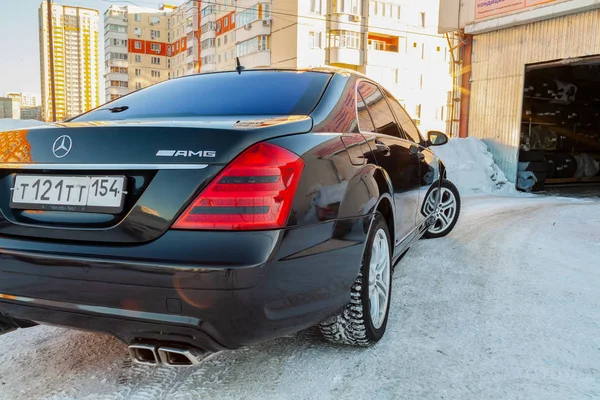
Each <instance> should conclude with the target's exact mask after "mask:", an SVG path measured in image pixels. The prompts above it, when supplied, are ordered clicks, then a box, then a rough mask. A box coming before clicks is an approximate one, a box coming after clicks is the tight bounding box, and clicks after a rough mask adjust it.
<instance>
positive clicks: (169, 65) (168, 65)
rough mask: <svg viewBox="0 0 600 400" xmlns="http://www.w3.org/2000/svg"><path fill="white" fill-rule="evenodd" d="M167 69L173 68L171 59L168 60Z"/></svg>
mask: <svg viewBox="0 0 600 400" xmlns="http://www.w3.org/2000/svg"><path fill="white" fill-rule="evenodd" d="M167 68H171V59H170V58H167Z"/></svg>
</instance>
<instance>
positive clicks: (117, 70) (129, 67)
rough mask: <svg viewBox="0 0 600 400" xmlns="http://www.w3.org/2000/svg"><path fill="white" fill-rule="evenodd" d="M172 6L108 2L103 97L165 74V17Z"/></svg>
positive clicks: (112, 96)
mask: <svg viewBox="0 0 600 400" xmlns="http://www.w3.org/2000/svg"><path fill="white" fill-rule="evenodd" d="M172 12H173V7H171V6H166V5H165V6H163V7H162V8H161V9H151V8H145V7H139V6H132V5H127V6H116V5H114V6H111V7H110V8H109V9H108V10H107V11H106V13H105V14H104V38H105V41H104V51H105V60H106V62H105V63H106V64H105V76H104V78H105V86H106V101H111V100H114V99H117V98H119V97H121V96H123V95H125V94H127V93H129V92H130V91H133V90H137V89H141V88H143V87H146V86H150V85H152V84H154V83H157V82H161V81H164V80H166V79H168V78H169V77H170V76H169V65H168V44H169V21H170V16H171V14H172Z"/></svg>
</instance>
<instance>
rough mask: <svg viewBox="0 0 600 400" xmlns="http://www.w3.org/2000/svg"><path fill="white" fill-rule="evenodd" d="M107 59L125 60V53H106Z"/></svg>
mask: <svg viewBox="0 0 600 400" xmlns="http://www.w3.org/2000/svg"><path fill="white" fill-rule="evenodd" d="M108 59H109V60H127V54H125V53H108Z"/></svg>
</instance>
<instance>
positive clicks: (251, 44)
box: [236, 35, 271, 57]
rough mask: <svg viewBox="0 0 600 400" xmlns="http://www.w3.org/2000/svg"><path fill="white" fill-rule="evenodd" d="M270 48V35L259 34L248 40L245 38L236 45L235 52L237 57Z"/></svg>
mask: <svg viewBox="0 0 600 400" xmlns="http://www.w3.org/2000/svg"><path fill="white" fill-rule="evenodd" d="M270 48H271V36H268V35H260V36H257V37H254V38H252V39H249V40H245V41H243V42H241V43H238V44H237V45H236V53H237V56H238V57H242V56H245V55H246V54H250V53H255V52H257V51H265V50H269V49H270Z"/></svg>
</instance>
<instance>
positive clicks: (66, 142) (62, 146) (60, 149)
mask: <svg viewBox="0 0 600 400" xmlns="http://www.w3.org/2000/svg"><path fill="white" fill-rule="evenodd" d="M72 146H73V141H72V140H71V138H70V137H69V136H68V135H62V136H59V137H58V139H56V140H55V141H54V144H53V145H52V152H53V153H54V155H55V156H56V158H63V157H64V156H66V155H67V154H69V152H70V151H71V147H72Z"/></svg>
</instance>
